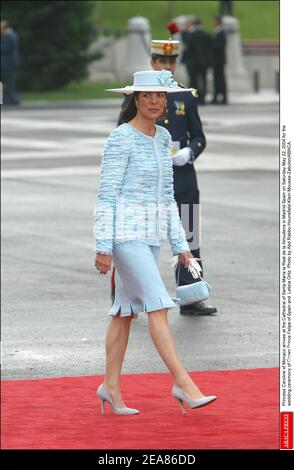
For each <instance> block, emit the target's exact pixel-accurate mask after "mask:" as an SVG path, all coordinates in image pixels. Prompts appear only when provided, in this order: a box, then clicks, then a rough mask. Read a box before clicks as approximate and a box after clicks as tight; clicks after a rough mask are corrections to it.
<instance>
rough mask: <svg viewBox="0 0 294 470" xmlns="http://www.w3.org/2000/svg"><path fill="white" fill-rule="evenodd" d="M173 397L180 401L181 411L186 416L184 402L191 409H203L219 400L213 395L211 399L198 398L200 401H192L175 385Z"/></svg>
mask: <svg viewBox="0 0 294 470" xmlns="http://www.w3.org/2000/svg"><path fill="white" fill-rule="evenodd" d="M172 396H173V397H174V398H175V399H176V400H178V402H179V405H180V407H181V410H182V412H183V413H184V414H186V410H185V408H184V402H185V403H187V405H188V406H190V408H201V407H202V406H206V405H208V404H209V403H212V402H213V401H215V400H216V398H217V397H216V396H214V395H212V396H209V397H202V398H198V400H192V399H191V398H189V397H188V396H187V395H186V394H185V392H184V391H183V390H182V389H181V388H180V387H177V386H176V385H174V386H173V388H172Z"/></svg>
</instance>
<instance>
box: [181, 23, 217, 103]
mask: <svg viewBox="0 0 294 470" xmlns="http://www.w3.org/2000/svg"><path fill="white" fill-rule="evenodd" d="M189 24H190V26H189V28H188V29H187V30H186V31H184V32H183V33H182V39H183V42H184V44H185V50H184V56H183V57H182V62H183V61H184V62H185V64H186V67H187V72H188V75H189V87H190V88H196V89H197V91H198V96H199V104H205V96H206V90H207V85H206V83H207V78H206V77H207V69H208V67H210V66H211V65H212V38H211V35H210V34H209V33H208V32H207V31H204V29H203V23H202V20H201V19H200V18H197V19H196V20H194V21H192V22H189Z"/></svg>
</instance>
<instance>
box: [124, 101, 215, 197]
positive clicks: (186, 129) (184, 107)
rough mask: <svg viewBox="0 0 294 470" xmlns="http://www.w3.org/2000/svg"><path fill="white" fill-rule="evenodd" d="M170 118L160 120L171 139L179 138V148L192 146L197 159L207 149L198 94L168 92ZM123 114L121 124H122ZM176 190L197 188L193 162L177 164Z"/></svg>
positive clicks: (182, 190) (126, 102)
mask: <svg viewBox="0 0 294 470" xmlns="http://www.w3.org/2000/svg"><path fill="white" fill-rule="evenodd" d="M131 96H132V95H128V96H126V97H125V100H124V102H123V105H122V106H123V108H124V107H125V106H126V105H127V104H128V103H129V101H130V100H131ZM167 109H168V113H167V118H166V119H162V120H160V121H158V123H157V124H159V125H162V126H163V127H165V128H166V129H167V130H168V131H169V133H170V134H171V136H172V140H173V141H176V142H180V148H184V147H187V146H188V147H190V148H191V149H192V152H193V155H192V158H193V160H195V159H196V158H197V157H198V156H199V155H200V154H201V153H202V152H203V150H204V149H205V146H206V140H205V136H204V133H203V130H202V124H201V121H200V118H199V115H198V106H197V97H196V94H195V93H194V92H192V93H190V92H183V93H182V92H179V93H167ZM122 123H123V120H122V116H121V114H120V116H119V120H118V125H120V124H122ZM173 169H174V192H175V197H176V198H177V195H178V194H180V193H186V192H188V191H198V188H197V179H196V172H195V168H194V165H193V164H192V162H191V163H187V164H186V165H184V166H174V167H173Z"/></svg>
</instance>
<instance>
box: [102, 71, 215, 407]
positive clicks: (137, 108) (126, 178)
mask: <svg viewBox="0 0 294 470" xmlns="http://www.w3.org/2000/svg"><path fill="white" fill-rule="evenodd" d="M179 90H180V91H183V89H182V88H180V89H179V87H178V84H177V83H176V82H175V81H174V79H173V77H172V74H171V72H168V71H165V70H164V71H160V72H158V71H146V72H136V73H135V74H134V84H133V85H132V86H128V87H125V88H122V89H114V90H107V91H114V92H119V93H126V94H132V95H133V99H132V100H131V102H130V104H129V105H128V108H127V109H126V110H125V121H126V123H125V124H122V125H121V126H119V127H117V128H116V129H114V130H113V131H112V133H111V134H110V136H109V137H108V139H107V142H106V145H105V148H104V152H103V158H102V168H101V180H100V186H99V189H98V193H97V198H96V207H95V226H94V232H95V238H96V259H95V266H96V268H97V269H98V270H99V271H100V273H101V274H106V273H107V272H108V271H109V270H110V269H111V262H112V259H113V262H114V266H115V268H116V272H115V285H116V289H115V300H114V303H113V306H112V308H111V309H110V311H109V315H110V316H111V321H110V324H109V327H108V332H107V336H106V370H105V376H104V383H103V384H101V385H100V386H99V387H98V390H97V394H98V398H99V400H100V403H101V407H102V413H103V411H104V402H108V403H109V404H110V405H111V407H112V410H113V411H114V413H116V414H124V415H125V414H130V415H131V414H138V413H139V411H138V410H136V409H133V408H128V407H126V406H125V404H124V402H123V399H122V396H121V391H120V374H121V369H122V364H123V360H124V356H125V352H126V348H127V343H128V338H129V331H130V324H131V320H132V319H133V318H136V317H137V316H138V314H140V313H141V312H147V313H148V326H149V332H150V335H151V338H152V340H153V342H154V345H155V347H156V348H157V350H158V352H159V354H160V356H161V357H162V359H163V361H164V362H165V364H166V366H167V367H168V369H169V370H170V372H171V374H172V375H173V378H174V386H173V388H172V395H173V397H174V398H175V399H177V400H178V402H179V404H180V406H181V408H182V410H183V412H185V409H184V407H183V402H185V403H186V404H187V405H188V406H190V408H198V407H200V406H204V405H207V404H208V403H211V402H212V401H214V400H215V399H216V397H215V396H209V397H207V396H204V395H203V394H202V393H201V391H200V390H199V388H198V387H197V386H196V384H195V383H194V382H193V380H192V379H191V377H190V376H189V374H188V373H187V372H186V370H185V369H184V367H183V365H182V364H181V361H180V359H179V357H178V354H177V351H176V348H175V344H174V340H173V337H172V334H171V331H170V328H169V325H168V321H167V313H168V309H169V308H172V307H175V303H174V302H173V300H172V299H171V297H170V296H169V294H168V293H167V291H166V289H165V286H164V284H163V281H162V279H161V276H160V273H159V270H158V258H159V250H160V245H162V243H163V241H164V240H165V239H166V238H168V239H169V242H170V245H171V249H172V252H173V254H174V255H179V262H180V263H181V264H183V265H184V266H188V263H189V258H191V257H192V254H191V253H190V250H189V246H188V243H187V241H186V235H185V232H184V229H183V227H182V225H181V221H180V218H179V213H178V209H177V205H176V202H175V199H174V193H173V169H172V155H171V151H170V146H171V136H170V134H169V132H168V131H167V130H166V129H164V128H163V127H161V126H158V125H156V124H155V122H156V121H157V120H158V118H159V117H160V116H161V115H162V114H163V113H164V110H165V107H166V93H169V92H177V91H179ZM186 90H187V91H191V90H189V89H186Z"/></svg>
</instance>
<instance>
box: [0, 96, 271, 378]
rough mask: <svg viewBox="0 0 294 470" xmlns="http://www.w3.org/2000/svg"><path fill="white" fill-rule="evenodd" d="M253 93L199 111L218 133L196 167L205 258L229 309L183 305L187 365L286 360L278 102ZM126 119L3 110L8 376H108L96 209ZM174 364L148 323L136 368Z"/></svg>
mask: <svg viewBox="0 0 294 470" xmlns="http://www.w3.org/2000/svg"><path fill="white" fill-rule="evenodd" d="M245 98H246V97H245ZM245 98H244V97H239V99H238V97H233V99H232V104H230V105H229V106H227V107H222V106H206V107H201V108H200V113H201V117H202V120H203V124H204V129H205V132H206V134H207V139H208V146H207V149H206V151H205V153H203V154H202V156H201V157H200V158H199V161H198V162H197V163H196V168H197V169H198V180H199V185H200V188H201V200H202V215H203V216H202V256H203V258H205V259H206V260H207V261H206V262H205V273H206V278H207V280H208V281H209V283H210V284H211V286H212V289H213V295H212V297H211V300H210V303H211V304H214V305H216V306H217V307H218V308H219V312H220V314H219V315H218V316H214V317H210V318H209V317H193V318H188V317H180V315H179V312H178V310H177V309H173V310H171V311H170V314H169V317H170V323H171V326H172V329H173V333H174V335H175V338H176V342H177V345H178V350H179V352H180V354H181V356H182V359H183V362H184V364H185V366H186V367H187V369H188V370H214V369H234V368H235V369H239V368H255V367H272V366H278V349H279V344H278V341H279V338H278V209H279V207H278V197H279V179H278V120H279V115H278V104H277V98H276V97H274V96H273V97H271V96H269V97H265V95H264V99H262V96H261V97H260V95H259V96H258V97H257V98H256V97H254V96H253V97H247V98H246V99H245ZM117 114H118V102H117V101H116V100H110V101H108V102H107V103H106V102H104V103H102V102H101V101H94V102H83V103H80V104H79V105H77V104H76V103H75V104H74V103H69V104H68V105H67V106H65V105H64V104H61V103H59V104H56V105H48V104H46V103H43V104H41V105H30V104H28V105H26V106H23V107H21V108H19V109H7V108H6V109H4V110H3V114H2V224H3V225H2V361H3V365H2V378H4V379H20V378H35V377H53V376H56V377H58V376H73V375H92V374H96V373H102V372H103V369H104V337H105V331H106V327H107V318H106V312H107V310H108V308H109V306H110V301H109V277H107V278H104V277H101V278H100V277H99V275H98V274H97V271H96V270H95V269H94V267H93V262H94V250H93V248H94V241H93V237H92V226H93V224H92V214H93V207H94V201H95V194H96V188H97V183H98V170H99V165H100V162H101V152H102V148H103V143H104V141H105V137H106V136H107V134H108V133H109V132H110V131H111V129H112V128H113V127H114V125H115V121H116V117H117ZM170 262H171V254H170V251H169V247H168V246H164V248H163V250H162V254H161V268H162V275H163V278H164V280H165V282H166V285H167V288H168V290H169V291H170V293H171V294H173V293H174V280H173V273H172V270H171V268H170ZM165 370H166V368H165V366H164V365H163V364H162V363H161V360H160V358H159V357H158V355H157V353H156V351H155V350H154V348H153V345H152V342H151V340H150V339H149V337H148V329H147V321H146V317H145V316H142V317H141V318H139V319H138V320H137V321H134V322H133V326H132V335H131V339H130V344H129V349H128V353H127V356H126V361H125V365H124V372H125V373H128V372H138V373H140V372H151V371H152V372H157V371H158V372H159V371H165Z"/></svg>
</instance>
